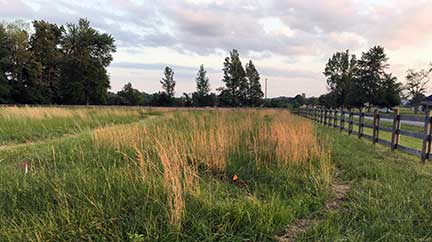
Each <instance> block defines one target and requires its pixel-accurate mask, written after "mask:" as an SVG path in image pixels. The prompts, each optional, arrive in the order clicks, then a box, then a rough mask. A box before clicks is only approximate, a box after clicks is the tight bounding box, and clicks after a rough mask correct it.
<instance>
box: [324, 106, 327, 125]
mask: <svg viewBox="0 0 432 242" xmlns="http://www.w3.org/2000/svg"><path fill="white" fill-rule="evenodd" d="M324 125H327V109H326V108H324Z"/></svg>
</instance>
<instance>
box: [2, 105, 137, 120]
mask: <svg viewBox="0 0 432 242" xmlns="http://www.w3.org/2000/svg"><path fill="white" fill-rule="evenodd" d="M96 111H97V112H96ZM140 112H141V110H140V109H129V108H125V109H122V108H93V107H89V108H62V107H27V106H24V107H17V106H10V107H0V118H4V119H31V120H41V119H52V118H80V119H90V118H94V117H92V116H99V117H100V116H111V117H112V116H116V117H121V116H127V115H138V114H140Z"/></svg>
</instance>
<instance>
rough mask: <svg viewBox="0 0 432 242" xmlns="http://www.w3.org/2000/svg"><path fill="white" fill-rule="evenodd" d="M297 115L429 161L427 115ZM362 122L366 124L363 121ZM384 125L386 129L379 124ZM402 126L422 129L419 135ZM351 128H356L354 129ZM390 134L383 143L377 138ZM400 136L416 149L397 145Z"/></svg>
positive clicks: (320, 111) (431, 129) (431, 130)
mask: <svg viewBox="0 0 432 242" xmlns="http://www.w3.org/2000/svg"><path fill="white" fill-rule="evenodd" d="M298 114H299V115H301V116H303V117H307V118H310V119H312V120H314V121H315V122H318V123H320V124H323V125H326V126H329V127H333V128H337V129H339V130H340V132H343V131H345V132H347V133H348V134H349V135H357V136H358V137H359V138H366V139H369V140H371V141H372V142H373V143H374V144H376V143H378V144H382V145H385V146H389V147H390V149H391V150H400V151H403V152H406V153H409V154H412V155H416V156H419V157H420V159H421V160H422V161H423V162H425V161H426V160H429V159H430V158H431V147H432V118H431V112H430V111H429V112H427V113H426V114H425V116H418V115H405V114H403V115H401V114H400V113H399V110H397V109H396V110H395V111H394V113H380V112H379V111H378V110H375V111H374V112H373V113H366V112H363V111H360V112H353V111H352V110H348V111H347V110H343V109H341V110H337V109H325V108H302V109H299V110H298ZM365 119H367V120H369V121H370V122H365ZM383 123H388V126H389V127H386V126H385V125H383ZM401 124H404V126H417V127H420V126H421V127H422V129H423V132H416V131H412V130H413V129H412V128H411V130H406V129H402V128H401V127H403V126H402V125H401ZM354 125H356V126H357V127H358V129H357V130H354ZM365 128H369V129H371V130H372V135H370V134H366V133H365V131H364V130H365ZM380 131H382V132H388V133H391V138H390V140H385V139H383V138H381V137H380V134H381V132H380ZM401 135H403V136H407V137H411V138H414V139H418V140H419V143H422V145H421V147H419V149H414V148H411V147H407V146H404V145H401V144H400V137H401Z"/></svg>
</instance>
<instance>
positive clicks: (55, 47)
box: [30, 20, 64, 103]
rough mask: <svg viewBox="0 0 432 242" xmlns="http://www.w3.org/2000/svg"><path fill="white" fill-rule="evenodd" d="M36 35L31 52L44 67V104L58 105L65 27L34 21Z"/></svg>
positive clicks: (34, 35) (42, 80)
mask: <svg viewBox="0 0 432 242" xmlns="http://www.w3.org/2000/svg"><path fill="white" fill-rule="evenodd" d="M33 28H34V30H35V33H34V34H33V35H32V36H31V38H30V50H31V51H32V52H33V54H34V57H35V60H36V61H37V62H39V63H40V64H41V66H42V73H41V85H40V88H41V89H40V92H41V93H42V94H43V95H42V97H41V100H39V101H40V102H42V103H58V102H59V101H60V100H59V88H60V70H61V69H60V63H61V60H62V52H61V49H60V45H61V41H62V36H63V32H64V28H63V27H59V26H57V25H56V24H51V23H48V22H45V21H43V20H42V21H33Z"/></svg>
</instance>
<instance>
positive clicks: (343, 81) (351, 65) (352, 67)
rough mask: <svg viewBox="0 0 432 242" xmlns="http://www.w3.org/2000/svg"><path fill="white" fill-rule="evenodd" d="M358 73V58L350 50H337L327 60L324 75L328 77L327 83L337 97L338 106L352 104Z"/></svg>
mask: <svg viewBox="0 0 432 242" xmlns="http://www.w3.org/2000/svg"><path fill="white" fill-rule="evenodd" d="M357 73H358V65H357V59H356V56H355V55H350V53H349V50H347V51H345V52H337V53H335V54H334V55H333V56H332V58H330V59H329V60H328V62H327V65H326V67H325V70H324V75H325V76H326V77H327V85H328V87H329V89H330V91H331V92H333V95H334V96H335V97H336V102H337V105H338V106H341V107H345V106H352V105H355V104H354V100H353V99H350V98H349V96H350V95H352V91H353V83H354V81H355V78H356V75H357Z"/></svg>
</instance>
